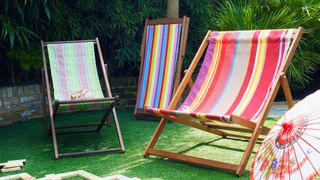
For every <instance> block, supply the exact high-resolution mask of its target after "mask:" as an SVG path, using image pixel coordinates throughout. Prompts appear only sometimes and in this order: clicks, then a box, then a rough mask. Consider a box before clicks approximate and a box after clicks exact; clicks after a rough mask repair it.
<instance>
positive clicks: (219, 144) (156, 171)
mask: <svg viewBox="0 0 320 180" xmlns="http://www.w3.org/2000/svg"><path fill="white" fill-rule="evenodd" d="M100 116H102V113H100V112H93V113H73V114H68V115H63V116H59V117H58V118H59V119H60V120H59V122H60V121H61V122H63V123H69V122H71V121H85V119H94V118H95V119H96V118H98V117H100ZM118 116H119V120H120V126H121V131H122V135H123V139H124V143H125V146H126V152H125V153H114V154H103V155H91V156H82V157H72V158H62V159H60V160H54V158H53V149H52V142H51V137H50V136H47V135H46V134H44V133H43V126H42V121H41V119H33V120H31V121H26V122H18V123H15V124H12V125H9V126H6V127H2V128H0V149H1V150H0V162H5V161H7V160H14V159H27V163H26V165H25V166H24V167H23V169H22V170H21V171H17V172H14V173H4V174H0V176H5V175H11V174H15V173H21V172H27V173H29V174H30V175H32V176H34V177H38V178H39V177H43V176H44V175H45V174H51V173H62V172H67V171H75V170H80V169H83V170H86V171H88V172H91V173H94V174H96V175H98V176H101V177H103V176H109V175H115V174H123V175H125V176H129V177H139V178H141V179H224V180H226V179H239V180H240V179H248V178H249V176H250V168H251V160H250V162H249V163H248V165H247V167H246V171H245V173H244V175H243V176H242V177H240V178H238V177H237V176H236V175H234V174H232V173H228V172H224V171H219V170H212V169H207V168H203V167H198V166H194V165H189V164H185V163H179V162H175V161H171V160H167V159H162V158H159V157H154V156H151V157H149V158H143V156H142V153H143V150H144V148H145V147H146V145H147V143H148V141H149V140H150V137H151V135H152V133H153V132H154V130H155V128H156V126H157V124H158V123H157V122H154V121H151V122H150V121H137V120H134V117H133V112H132V110H118ZM274 122H275V120H274V119H271V120H268V121H267V123H266V124H267V125H268V126H271V125H272V124H273V123H274ZM58 142H59V143H61V145H62V146H61V148H60V149H61V151H69V150H77V149H94V148H99V147H107V146H108V147H116V146H117V145H118V144H117V138H116V134H115V130H114V127H113V126H112V127H110V128H108V127H104V128H103V130H102V132H100V133H99V134H97V133H91V134H77V135H60V136H59V138H58ZM70 142H72V143H70ZM246 144H247V142H246V141H243V140H231V139H221V138H219V137H218V136H215V135H212V134H209V133H206V132H203V131H199V130H196V129H192V128H190V127H187V126H183V125H180V124H178V123H169V124H167V126H166V128H165V131H164V133H163V134H162V136H161V138H160V140H159V142H158V144H157V148H159V149H166V150H171V151H175V152H184V153H185V154H192V155H197V156H200V157H207V158H212V159H217V160H223V161H229V162H233V163H238V162H239V160H240V158H241V155H242V153H243V151H244V149H245V146H246ZM257 148H258V145H257V146H256V147H255V150H257ZM253 155H254V154H252V156H251V159H252V158H253Z"/></svg>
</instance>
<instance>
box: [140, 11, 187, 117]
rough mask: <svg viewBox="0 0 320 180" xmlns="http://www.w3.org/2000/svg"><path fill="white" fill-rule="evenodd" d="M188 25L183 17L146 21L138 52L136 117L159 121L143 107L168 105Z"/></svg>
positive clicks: (179, 75)
mask: <svg viewBox="0 0 320 180" xmlns="http://www.w3.org/2000/svg"><path fill="white" fill-rule="evenodd" d="M188 27H189V18H188V17H186V16H184V17H183V18H182V19H180V18H165V19H155V20H148V19H147V20H146V22H145V28H144V34H143V39H142V43H141V51H140V56H141V65H140V75H139V83H138V92H137V100H136V107H135V111H134V114H135V117H136V119H145V120H148V119H151V120H160V118H158V117H156V116H150V114H149V113H146V112H145V111H143V107H144V106H150V107H155V108H167V107H168V105H169V103H170V101H171V97H172V93H173V92H174V91H175V90H176V88H177V87H178V85H179V83H180V80H181V67H182V60H183V57H184V54H185V48H186V42H187V34H188Z"/></svg>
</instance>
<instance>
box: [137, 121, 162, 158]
mask: <svg viewBox="0 0 320 180" xmlns="http://www.w3.org/2000/svg"><path fill="white" fill-rule="evenodd" d="M166 123H167V120H166V119H164V118H162V119H161V120H160V123H159V125H158V127H157V129H156V130H155V132H154V133H153V135H152V137H151V139H150V142H149V144H148V146H147V147H146V149H145V151H144V153H143V156H144V157H147V156H148V155H149V151H150V149H152V148H153V147H154V145H155V144H156V143H157V141H158V139H159V137H160V134H161V133H162V131H163V129H164V127H165V125H166Z"/></svg>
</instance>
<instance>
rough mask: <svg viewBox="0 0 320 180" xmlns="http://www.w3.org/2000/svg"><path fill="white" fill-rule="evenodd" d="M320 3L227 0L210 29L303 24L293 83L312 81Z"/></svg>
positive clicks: (319, 58)
mask: <svg viewBox="0 0 320 180" xmlns="http://www.w3.org/2000/svg"><path fill="white" fill-rule="evenodd" d="M319 10H320V5H319V4H316V3H313V1H311V0H285V1H280V0H264V1H261V0H260V1H258V0H246V1H232V0H227V1H224V2H221V3H220V6H219V8H218V11H217V13H216V14H214V17H213V18H212V19H211V21H210V27H211V29H217V30H245V29H281V28H297V27H299V26H302V27H304V29H305V31H304V34H303V37H302V39H301V42H300V44H299V47H298V50H297V52H296V54H295V56H294V58H293V60H292V64H291V65H290V67H289V71H288V77H289V80H290V81H292V84H293V86H294V87H299V86H300V87H303V86H304V85H306V84H307V83H309V82H310V80H311V78H310V76H309V75H310V74H311V73H313V72H314V71H316V70H317V68H318V66H319V64H320V53H319V49H320V43H319V39H320V32H319V29H320V12H319Z"/></svg>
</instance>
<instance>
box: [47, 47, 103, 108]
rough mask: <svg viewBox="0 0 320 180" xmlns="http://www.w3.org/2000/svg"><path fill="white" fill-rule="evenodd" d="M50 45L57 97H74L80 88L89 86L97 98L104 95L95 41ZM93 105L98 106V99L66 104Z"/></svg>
mask: <svg viewBox="0 0 320 180" xmlns="http://www.w3.org/2000/svg"><path fill="white" fill-rule="evenodd" d="M47 49H48V56H49V63H50V71H51V77H52V83H53V89H54V99H55V100H59V101H63V100H71V95H72V94H73V93H76V92H78V91H80V90H88V91H89V92H90V93H91V95H92V96H93V98H103V97H104V95H103V93H102V90H101V86H100V81H99V77H98V73H97V66H96V59H95V52H94V44H93V42H81V43H58V44H48V45H47ZM100 103H102V104H103V103H104V104H106V102H100ZM90 105H92V106H97V105H96V104H94V103H85V104H83V103H78V104H73V105H63V106H65V107H63V108H64V109H77V108H87V107H88V106H90Z"/></svg>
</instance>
